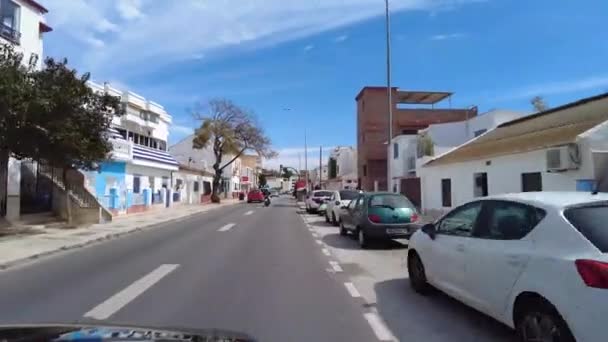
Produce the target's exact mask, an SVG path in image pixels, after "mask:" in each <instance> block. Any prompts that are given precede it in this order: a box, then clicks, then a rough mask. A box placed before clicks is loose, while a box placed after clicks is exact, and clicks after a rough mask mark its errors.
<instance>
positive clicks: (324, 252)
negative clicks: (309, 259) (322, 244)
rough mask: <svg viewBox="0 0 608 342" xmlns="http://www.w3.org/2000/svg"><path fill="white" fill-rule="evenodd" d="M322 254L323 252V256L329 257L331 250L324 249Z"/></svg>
mask: <svg viewBox="0 0 608 342" xmlns="http://www.w3.org/2000/svg"><path fill="white" fill-rule="evenodd" d="M321 252H323V254H325V255H327V256H329V250H328V249H327V248H323V249H322V250H321Z"/></svg>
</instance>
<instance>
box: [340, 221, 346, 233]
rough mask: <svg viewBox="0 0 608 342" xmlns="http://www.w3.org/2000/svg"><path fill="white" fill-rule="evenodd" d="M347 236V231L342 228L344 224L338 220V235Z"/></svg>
mask: <svg viewBox="0 0 608 342" xmlns="http://www.w3.org/2000/svg"><path fill="white" fill-rule="evenodd" d="M347 234H348V231H347V230H346V227H344V223H342V220H340V235H342V236H346V235H347Z"/></svg>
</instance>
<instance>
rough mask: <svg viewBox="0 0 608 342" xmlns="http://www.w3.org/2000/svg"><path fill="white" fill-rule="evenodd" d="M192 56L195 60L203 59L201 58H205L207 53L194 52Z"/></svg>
mask: <svg viewBox="0 0 608 342" xmlns="http://www.w3.org/2000/svg"><path fill="white" fill-rule="evenodd" d="M190 58H191V59H194V60H201V59H203V58H205V54H204V53H195V54H192V56H190Z"/></svg>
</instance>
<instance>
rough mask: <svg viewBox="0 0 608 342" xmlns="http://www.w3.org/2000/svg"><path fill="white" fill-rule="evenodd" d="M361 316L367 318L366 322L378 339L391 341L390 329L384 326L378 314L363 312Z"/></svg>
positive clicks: (392, 338)
mask: <svg viewBox="0 0 608 342" xmlns="http://www.w3.org/2000/svg"><path fill="white" fill-rule="evenodd" d="M363 317H365V319H366V320H367V323H369V325H370V326H371V327H372V330H373V331H374V334H376V337H377V338H378V339H379V340H380V341H393V340H394V337H393V334H391V332H390V330H388V328H387V327H386V325H385V324H384V322H383V321H382V319H381V318H380V316H378V314H377V313H374V312H368V313H364V314H363Z"/></svg>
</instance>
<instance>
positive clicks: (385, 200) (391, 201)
mask: <svg viewBox="0 0 608 342" xmlns="http://www.w3.org/2000/svg"><path fill="white" fill-rule="evenodd" d="M369 207H370V208H372V207H387V208H410V209H414V205H413V204H412V202H410V201H409V200H408V199H407V198H405V196H401V195H373V196H372V197H371V198H370V200H369Z"/></svg>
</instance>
